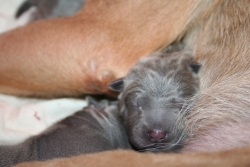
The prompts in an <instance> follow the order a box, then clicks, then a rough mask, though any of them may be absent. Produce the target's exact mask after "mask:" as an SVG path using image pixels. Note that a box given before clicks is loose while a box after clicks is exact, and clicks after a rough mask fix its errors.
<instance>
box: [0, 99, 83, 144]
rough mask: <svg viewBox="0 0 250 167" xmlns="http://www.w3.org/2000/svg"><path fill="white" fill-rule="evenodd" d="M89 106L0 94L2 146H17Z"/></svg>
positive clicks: (61, 100) (72, 102) (0, 139)
mask: <svg viewBox="0 0 250 167" xmlns="http://www.w3.org/2000/svg"><path fill="white" fill-rule="evenodd" d="M86 105H87V103H86V101H85V100H81V99H70V98H68V99H67V98H65V99H53V100H41V99H39V100H38V99H28V98H17V97H14V96H13V97H12V96H6V95H0V143H1V144H16V143H19V142H22V141H24V140H25V139H27V138H28V137H30V136H32V135H36V134H39V133H41V132H42V131H43V130H45V129H46V128H48V127H49V126H51V125H52V124H54V123H55V122H57V121H59V120H61V119H63V118H65V117H67V116H69V115H71V114H73V113H75V112H77V111H79V110H81V109H82V108H83V107H85V106H86Z"/></svg>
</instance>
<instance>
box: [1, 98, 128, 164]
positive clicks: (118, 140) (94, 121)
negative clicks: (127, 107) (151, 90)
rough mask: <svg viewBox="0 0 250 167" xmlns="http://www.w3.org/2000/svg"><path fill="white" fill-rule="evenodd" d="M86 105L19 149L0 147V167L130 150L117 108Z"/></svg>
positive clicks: (21, 145) (102, 105)
mask: <svg viewBox="0 0 250 167" xmlns="http://www.w3.org/2000/svg"><path fill="white" fill-rule="evenodd" d="M89 101H90V105H89V106H88V107H86V108H84V109H83V110H82V111H79V112H77V113H76V114H74V115H72V116H70V117H68V118H66V119H64V120H62V121H60V122H59V123H57V124H55V125H53V126H52V127H50V128H49V129H48V130H46V131H45V132H43V133H42V134H40V135H38V136H34V137H31V138H29V139H27V140H26V141H24V142H23V143H21V144H18V145H13V146H0V157H1V158H0V166H1V167H7V166H12V165H15V164H18V163H21V162H25V161H34V160H39V161H42V160H48V159H53V158H59V157H70V156H74V155H80V154H85V153H94V152H100V151H105V150H113V149H118V148H124V149H128V148H130V144H129V140H128V138H127V135H126V130H125V128H124V127H123V125H122V124H121V123H120V119H119V111H118V108H117V104H109V102H108V101H107V100H103V101H101V102H100V103H97V102H96V101H95V100H93V99H91V98H89Z"/></svg>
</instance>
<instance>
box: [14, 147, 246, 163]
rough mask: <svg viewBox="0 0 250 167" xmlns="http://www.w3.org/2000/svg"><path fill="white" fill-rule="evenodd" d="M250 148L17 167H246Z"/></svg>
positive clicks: (92, 157)
mask: <svg viewBox="0 0 250 167" xmlns="http://www.w3.org/2000/svg"><path fill="white" fill-rule="evenodd" d="M249 156H250V147H247V148H241V149H234V150H230V151H222V152H216V153H201V154H168V155H166V154H153V153H148V154H143V153H137V152H133V151H124V150H123V151H122V150H118V151H115V152H114V151H113V152H112V151H107V152H102V153H97V154H89V155H84V156H78V157H73V158H67V159H57V160H51V161H47V162H32V163H24V164H20V165H17V167H44V166H46V167H82V166H85V167H94V166H96V167H111V166H117V167H118V166H119V167H138V166H139V167H144V166H147V167H156V166H157V167H166V166H168V167H201V166H202V167H211V166H213V167H215V166H216V167H236V166H241V167H247V166H249V165H250V160H249Z"/></svg>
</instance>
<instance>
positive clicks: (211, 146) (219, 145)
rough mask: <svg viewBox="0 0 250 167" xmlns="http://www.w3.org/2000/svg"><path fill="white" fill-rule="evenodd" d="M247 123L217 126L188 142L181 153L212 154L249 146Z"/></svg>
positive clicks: (249, 135) (249, 137) (248, 125)
mask: <svg viewBox="0 0 250 167" xmlns="http://www.w3.org/2000/svg"><path fill="white" fill-rule="evenodd" d="M249 128H250V123H249V121H243V122H233V123H230V124H223V125H218V126H217V127H214V128H211V129H208V130H207V131H204V132H203V133H202V134H201V135H198V136H197V137H194V138H193V139H192V140H190V141H189V142H188V143H187V145H186V146H185V147H184V149H183V150H182V151H183V152H212V151H219V150H226V149H232V148H236V147H242V146H247V145H250V131H249Z"/></svg>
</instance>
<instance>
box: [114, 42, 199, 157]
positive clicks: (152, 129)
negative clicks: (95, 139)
mask: <svg viewBox="0 0 250 167" xmlns="http://www.w3.org/2000/svg"><path fill="white" fill-rule="evenodd" d="M176 48H177V47H174V48H172V49H170V50H166V51H165V52H159V53H154V54H152V55H151V56H149V57H144V58H141V59H140V60H139V62H138V63H137V64H136V65H135V66H134V67H132V69H131V70H130V71H129V73H128V74H127V76H126V77H125V78H123V79H118V80H115V81H113V82H111V83H110V84H109V87H110V89H112V90H114V91H119V92H121V94H120V95H119V98H120V111H121V114H122V117H123V119H124V122H125V125H126V128H127V131H128V136H129V139H130V141H131V143H132V145H133V146H134V147H135V148H136V149H138V150H140V151H153V152H157V151H170V150H171V151H175V150H177V149H178V148H180V146H179V145H178V141H179V139H180V138H183V137H185V136H182V135H181V134H182V133H181V132H182V131H183V130H184V126H183V124H182V123H181V122H178V123H176V122H177V120H178V118H180V116H181V114H182V111H183V110H186V109H187V106H188V105H187V104H189V101H190V99H191V98H192V97H193V96H194V95H195V94H197V92H198V90H199V78H198V75H197V72H198V71H199V68H200V66H201V65H200V64H199V63H195V62H192V52H191V51H190V50H189V49H183V50H181V51H173V50H176ZM177 49H178V48H177ZM171 50H172V51H171ZM183 121H184V120H182V122H183Z"/></svg>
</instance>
